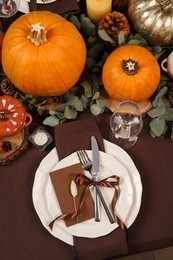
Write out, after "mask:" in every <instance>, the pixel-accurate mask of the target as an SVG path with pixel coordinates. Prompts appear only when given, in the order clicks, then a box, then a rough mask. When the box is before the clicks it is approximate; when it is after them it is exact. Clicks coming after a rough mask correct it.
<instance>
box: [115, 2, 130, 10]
mask: <svg viewBox="0 0 173 260" xmlns="http://www.w3.org/2000/svg"><path fill="white" fill-rule="evenodd" d="M128 2H129V0H113V1H112V7H113V9H114V10H116V11H120V12H123V11H126V10H127V8H128Z"/></svg>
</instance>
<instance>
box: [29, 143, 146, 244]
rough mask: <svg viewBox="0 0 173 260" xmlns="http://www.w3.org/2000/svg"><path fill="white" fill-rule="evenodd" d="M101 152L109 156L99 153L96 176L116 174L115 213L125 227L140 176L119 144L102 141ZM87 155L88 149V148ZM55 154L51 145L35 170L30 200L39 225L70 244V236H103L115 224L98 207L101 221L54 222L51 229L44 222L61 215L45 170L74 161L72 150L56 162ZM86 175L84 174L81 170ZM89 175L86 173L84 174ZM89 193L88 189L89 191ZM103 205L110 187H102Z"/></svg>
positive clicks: (134, 208)
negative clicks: (39, 221) (70, 224)
mask: <svg viewBox="0 0 173 260" xmlns="http://www.w3.org/2000/svg"><path fill="white" fill-rule="evenodd" d="M104 146H105V151H106V152H107V153H108V154H111V155H112V156H110V155H108V154H105V153H103V152H100V155H101V156H100V164H101V171H100V173H99V176H100V178H101V179H102V178H105V177H108V176H110V175H114V174H116V175H118V176H120V185H119V186H120V190H121V193H120V196H119V199H118V202H117V205H116V214H117V215H118V216H119V217H120V218H121V219H122V220H123V221H124V223H125V224H126V226H127V228H128V227H130V225H131V224H132V223H133V221H134V220H135V218H136V216H137V214H138V212H139V209H140V203H141V195H142V184H141V179H140V175H139V173H138V171H137V169H136V167H135V165H134V163H133V161H132V160H131V158H130V157H129V155H128V154H127V153H126V152H125V151H124V150H122V149H121V148H120V147H118V146H116V145H115V144H112V143H110V142H108V141H106V140H104ZM88 154H89V155H91V151H88ZM58 161H59V160H58V155H57V152H56V149H55V148H54V149H53V150H52V151H51V152H50V153H49V154H48V155H47V156H46V157H45V158H44V159H43V161H42V162H41V164H40V166H39V167H38V169H37V172H36V175H35V180H34V185H33V203H34V207H35V210H36V212H37V214H38V216H39V218H40V220H41V222H42V224H43V226H44V227H45V228H46V229H47V230H48V231H49V232H50V233H51V234H52V235H53V236H55V237H57V238H59V239H61V240H62V241H64V242H66V243H68V244H70V245H73V235H75V236H82V237H98V236H103V235H106V234H108V233H110V232H111V231H113V230H114V229H115V228H117V227H118V225H117V224H116V223H115V224H110V223H109V220H108V218H107V216H106V215H105V212H104V210H103V209H102V207H101V221H100V222H97V223H96V222H95V221H94V219H91V220H87V221H85V222H82V223H79V224H77V225H74V226H71V227H68V228H67V227H66V225H65V222H64V221H63V220H60V221H56V223H55V224H54V228H53V230H50V228H49V226H48V224H49V223H50V221H52V220H53V219H54V218H55V217H57V216H58V215H59V214H61V209H60V206H59V203H58V201H57V198H56V195H55V192H54V189H53V186H52V183H51V180H50V177H49V172H51V171H54V170H55V169H59V168H62V167H65V166H68V165H71V164H74V163H77V162H78V158H77V155H76V153H74V154H72V155H70V156H68V157H67V158H65V159H63V160H61V161H60V162H59V163H58ZM85 174H86V175H87V173H85ZM88 177H89V175H88ZM91 192H92V191H91ZM102 192H103V194H104V197H105V200H106V201H107V204H110V202H111V199H112V196H113V189H111V188H102Z"/></svg>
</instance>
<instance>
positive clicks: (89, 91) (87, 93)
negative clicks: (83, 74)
mask: <svg viewBox="0 0 173 260" xmlns="http://www.w3.org/2000/svg"><path fill="white" fill-rule="evenodd" d="M81 85H82V87H83V88H84V90H85V96H86V97H92V95H93V90H92V85H91V84H90V83H89V82H88V81H87V80H84V81H82V82H81Z"/></svg>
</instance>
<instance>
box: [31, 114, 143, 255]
mask: <svg viewBox="0 0 173 260" xmlns="http://www.w3.org/2000/svg"><path fill="white" fill-rule="evenodd" d="M87 125H89V126H90V127H87ZM76 129H78V130H77V132H76ZM80 130H81V131H80ZM62 133H63V135H62ZM81 133H82V134H81ZM76 135H78V142H76V141H75V140H76V139H75V137H76ZM62 136H63V138H62ZM72 138H73V139H72ZM69 141H70V143H69ZM80 141H81V142H80ZM55 143H56V145H55V148H53V149H52V150H51V152H50V153H49V154H48V155H47V156H46V157H45V158H44V159H43V160H42V162H41V163H40V165H39V167H38V169H37V171H36V174H35V179H34V183H33V190H32V199H33V204H34V208H35V210H36V212H37V215H38V217H39V219H40V221H41V223H42V225H43V226H44V227H45V228H46V229H47V230H48V231H49V232H50V234H51V235H52V236H54V237H56V238H58V239H60V240H62V241H64V242H65V243H67V244H69V245H71V246H75V248H76V249H77V250H78V253H79V254H80V253H82V254H83V253H84V252H85V253H86V252H87V246H84V243H83V241H85V239H87V241H88V239H89V241H90V242H89V241H88V242H87V243H91V244H92V241H93V239H94V241H95V239H98V238H99V239H100V240H101V239H105V241H106V240H107V239H108V240H107V241H109V236H113V237H114V234H117V237H118V238H119V239H118V240H119V242H118V241H116V239H115V237H114V239H113V241H112V242H111V244H114V246H115V250H118V249H117V247H116V243H120V244H121V243H122V244H123V247H122V249H121V250H122V251H123V252H122V253H126V252H127V250H128V247H127V234H128V228H129V227H130V226H131V225H132V224H133V222H134V221H135V219H136V217H137V215H138V213H139V210H140V205H141V197H142V183H141V178H140V173H139V172H138V170H137V168H136V166H135V164H134V163H133V161H132V159H131V158H130V156H129V155H128V154H127V153H126V151H125V150H123V149H122V148H121V147H119V146H117V145H115V144H113V143H111V142H109V141H107V140H105V139H103V138H102V136H101V133H100V131H99V129H98V125H97V122H96V120H95V118H89V119H82V120H78V121H77V122H70V123H66V124H64V125H61V126H57V127H56V128H55ZM93 143H95V144H94V145H95V146H96V148H95V146H94V145H93ZM84 150H85V154H83V151H84ZM95 150H96V151H95ZM94 153H95V154H94ZM95 160H96V164H97V165H96V170H95V169H94V171H98V174H97V179H96V180H95V181H94V180H93V177H92V168H93V167H94V162H95ZM84 162H85V163H86V162H92V167H90V170H91V171H90V172H89V171H88V168H83V167H84V165H85V164H84ZM81 183H82V184H81ZM72 187H73V188H72ZM95 187H97V188H98V189H99V193H101V196H102V200H100V194H99V193H98V192H96V191H97V189H95ZM96 195H97V196H96ZM96 202H97V205H98V212H97V211H95V209H96V208H95V207H96ZM104 204H105V205H104ZM96 213H98V216H96ZM118 234H119V235H118ZM109 242H110V241H109ZM81 243H82V245H83V246H82V247H81V246H79V245H81ZM106 244H108V242H106ZM109 246H111V245H107V247H109ZM81 250H82V252H81Z"/></svg>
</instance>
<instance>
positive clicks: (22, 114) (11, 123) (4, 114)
mask: <svg viewBox="0 0 173 260" xmlns="http://www.w3.org/2000/svg"><path fill="white" fill-rule="evenodd" d="M31 122H32V116H31V115H30V114H29V113H27V112H26V111H25V108H24V106H23V105H22V103H21V102H20V101H19V100H18V99H16V98H13V97H12V96H9V95H3V96H1V97H0V137H1V138H2V137H6V136H11V135H15V134H17V133H18V132H19V131H20V130H21V129H23V128H24V127H25V126H29V125H30V124H31Z"/></svg>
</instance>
